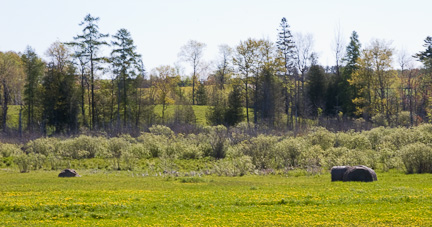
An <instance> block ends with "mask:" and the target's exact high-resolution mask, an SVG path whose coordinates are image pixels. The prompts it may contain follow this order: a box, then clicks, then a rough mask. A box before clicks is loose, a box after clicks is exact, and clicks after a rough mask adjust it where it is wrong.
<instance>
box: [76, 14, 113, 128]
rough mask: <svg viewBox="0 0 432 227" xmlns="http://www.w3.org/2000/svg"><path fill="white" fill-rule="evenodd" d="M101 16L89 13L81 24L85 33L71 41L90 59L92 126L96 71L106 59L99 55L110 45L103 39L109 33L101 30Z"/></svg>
mask: <svg viewBox="0 0 432 227" xmlns="http://www.w3.org/2000/svg"><path fill="white" fill-rule="evenodd" d="M98 21H99V17H92V16H91V15H90V14H88V15H87V16H86V17H85V18H84V21H83V22H81V23H80V24H79V25H80V26H84V28H83V30H82V31H83V34H82V35H78V36H76V37H74V40H75V42H72V43H70V44H71V45H79V46H80V47H81V48H82V54H83V56H85V57H86V58H87V59H88V63H89V64H90V66H89V70H90V89H91V94H90V103H89V105H90V106H91V113H90V116H91V117H90V119H91V124H90V126H91V128H95V126H96V108H97V107H96V100H95V72H96V71H97V70H98V69H99V68H100V67H99V66H98V63H99V62H101V61H104V58H102V57H99V51H100V49H101V47H102V46H106V45H108V43H107V42H106V41H104V40H103V39H104V38H106V37H108V34H103V33H100V32H99V26H98V25H97V23H98Z"/></svg>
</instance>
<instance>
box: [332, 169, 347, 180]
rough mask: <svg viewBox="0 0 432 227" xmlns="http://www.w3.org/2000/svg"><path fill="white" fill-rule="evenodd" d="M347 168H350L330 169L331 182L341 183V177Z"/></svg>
mask: <svg viewBox="0 0 432 227" xmlns="http://www.w3.org/2000/svg"><path fill="white" fill-rule="evenodd" d="M349 167H350V166H333V168H331V180H332V181H342V180H343V176H344V174H345V172H346V171H347V169H348V168H349Z"/></svg>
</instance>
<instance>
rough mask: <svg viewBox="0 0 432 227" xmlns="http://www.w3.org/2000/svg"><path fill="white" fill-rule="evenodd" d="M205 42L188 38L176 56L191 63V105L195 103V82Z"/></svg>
mask: <svg viewBox="0 0 432 227" xmlns="http://www.w3.org/2000/svg"><path fill="white" fill-rule="evenodd" d="M205 47H206V44H204V43H200V42H198V41H195V40H189V41H188V42H187V43H186V45H184V46H182V47H181V49H180V53H179V54H178V56H179V57H180V59H181V60H182V61H185V62H188V63H190V64H191V66H192V69H193V72H192V105H195V83H196V81H197V80H198V79H197V78H198V72H199V68H200V67H201V66H202V63H203V62H202V58H203V54H204V48H205Z"/></svg>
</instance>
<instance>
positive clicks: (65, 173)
mask: <svg viewBox="0 0 432 227" xmlns="http://www.w3.org/2000/svg"><path fill="white" fill-rule="evenodd" d="M58 176H59V177H81V176H80V175H79V174H78V173H77V172H76V171H75V170H74V169H65V170H63V171H61V172H60V173H59V175H58Z"/></svg>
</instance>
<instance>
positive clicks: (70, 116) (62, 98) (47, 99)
mask: <svg viewBox="0 0 432 227" xmlns="http://www.w3.org/2000/svg"><path fill="white" fill-rule="evenodd" d="M47 55H48V57H50V58H51V62H50V63H49V64H48V67H47V68H48V70H47V72H46V74H45V76H44V78H43V80H42V86H43V96H42V97H43V101H42V102H43V107H44V109H43V119H44V123H45V125H44V126H45V132H47V130H46V129H47V126H50V127H54V128H55V133H62V132H69V133H73V132H76V131H77V130H78V110H79V109H78V98H77V89H76V78H75V75H76V69H75V67H74V66H73V65H72V64H71V63H70V61H69V58H70V52H69V50H68V49H67V48H66V46H65V45H64V44H63V43H60V42H55V43H53V44H52V45H51V46H50V48H49V49H48V51H47Z"/></svg>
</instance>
